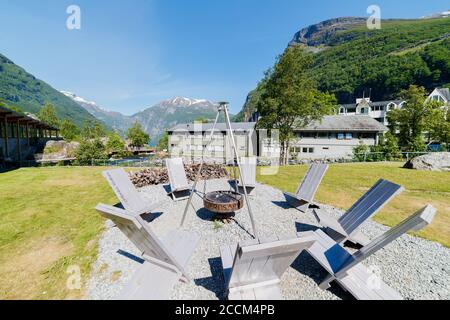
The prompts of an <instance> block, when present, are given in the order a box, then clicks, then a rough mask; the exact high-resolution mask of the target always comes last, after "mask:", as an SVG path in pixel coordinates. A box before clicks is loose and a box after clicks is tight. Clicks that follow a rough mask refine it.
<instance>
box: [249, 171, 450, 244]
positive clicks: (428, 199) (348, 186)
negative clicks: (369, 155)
mask: <svg viewBox="0 0 450 320" xmlns="http://www.w3.org/2000/svg"><path fill="white" fill-rule="evenodd" d="M306 170H307V166H289V167H281V168H280V170H279V173H278V174H276V175H270V176H265V175H261V174H258V180H259V181H260V182H262V183H265V184H268V185H271V186H273V187H276V188H279V189H281V190H283V191H288V192H295V190H296V188H297V186H298V183H299V182H300V180H301V179H302V178H303V176H304V175H305V173H306ZM380 178H383V179H387V180H390V181H392V182H395V183H398V184H400V185H402V186H403V187H404V188H405V189H406V191H404V192H403V193H402V194H400V195H399V196H397V197H396V198H394V199H393V200H392V201H391V202H389V204H388V205H386V206H385V207H384V208H383V209H382V210H381V211H380V212H379V213H378V214H377V215H376V216H375V218H374V219H375V221H378V222H380V223H382V224H384V225H387V226H394V225H396V224H397V223H399V222H401V221H402V220H403V219H405V218H406V217H407V216H408V215H410V214H412V213H414V212H415V211H417V210H418V209H421V208H422V207H423V206H425V205H426V204H428V203H430V204H432V205H434V206H435V207H436V208H437V210H438V213H437V216H436V218H435V220H434V221H433V223H432V224H431V225H430V226H428V227H427V228H425V229H424V230H422V231H420V232H419V233H417V235H418V236H420V237H423V238H426V239H429V240H433V241H437V242H439V243H441V244H443V245H445V246H446V247H450V172H427V171H415V170H407V169H403V168H401V164H400V163H376V164H373V163H360V164H336V165H332V166H331V167H330V169H329V170H328V172H327V174H326V175H325V178H324V180H323V181H322V184H321V185H320V188H319V190H318V192H317V195H316V200H317V201H318V202H319V203H324V204H329V205H332V206H335V207H337V208H341V209H348V208H350V207H351V205H352V204H353V203H354V202H355V201H356V200H357V199H358V198H359V197H360V196H361V195H363V194H364V193H365V192H366V191H367V190H368V189H369V188H370V187H371V186H372V185H373V184H374V183H375V182H376V181H377V180H378V179H380Z"/></svg>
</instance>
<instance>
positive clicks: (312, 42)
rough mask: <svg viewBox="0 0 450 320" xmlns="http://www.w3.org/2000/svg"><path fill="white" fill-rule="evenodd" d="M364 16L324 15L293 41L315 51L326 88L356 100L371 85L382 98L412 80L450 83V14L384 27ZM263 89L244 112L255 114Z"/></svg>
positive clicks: (317, 74) (315, 71) (316, 71)
mask: <svg viewBox="0 0 450 320" xmlns="http://www.w3.org/2000/svg"><path fill="white" fill-rule="evenodd" d="M435 16H436V15H435ZM438 16H439V17H442V16H444V17H445V15H444V14H439V15H438ZM365 21H366V20H365V18H364V19H362V18H338V19H332V20H328V21H324V22H321V23H318V24H316V25H312V26H309V27H306V28H304V29H302V30H300V31H299V32H297V33H296V34H295V36H294V37H293V39H292V41H291V42H290V43H289V45H290V46H293V45H301V46H304V47H305V48H306V49H307V50H308V51H309V52H312V54H313V58H314V65H313V68H311V70H310V72H311V77H313V78H315V79H316V80H317V82H318V85H319V88H320V89H321V90H322V91H329V92H332V93H334V94H335V95H336V97H337V98H338V101H339V102H340V103H353V102H354V101H355V99H356V98H358V97H361V96H362V95H363V92H365V93H366V94H368V93H369V91H371V93H372V95H371V97H372V100H374V101H377V100H385V99H395V98H397V97H398V93H399V92H400V91H401V90H402V89H405V88H407V87H409V85H411V84H416V85H421V86H424V87H425V88H427V89H428V90H430V91H431V90H432V89H434V88H435V87H438V86H449V85H450V18H437V17H433V18H429V19H416V20H383V21H382V28H381V29H380V30H368V29H367V27H366V24H365ZM262 90H263V86H259V87H258V88H256V89H255V90H254V91H253V92H252V94H251V95H250V96H249V99H247V102H246V104H245V106H244V108H243V111H242V112H241V113H240V115H241V116H242V115H243V114H251V112H252V111H253V109H254V106H255V105H256V101H255V99H257V98H258V97H259V96H260V93H261V91H262Z"/></svg>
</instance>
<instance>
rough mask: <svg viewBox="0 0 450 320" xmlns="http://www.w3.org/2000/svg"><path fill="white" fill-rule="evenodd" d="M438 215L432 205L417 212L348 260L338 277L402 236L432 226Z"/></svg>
mask: <svg viewBox="0 0 450 320" xmlns="http://www.w3.org/2000/svg"><path fill="white" fill-rule="evenodd" d="M435 215H436V209H435V208H434V207H433V206H432V205H427V206H426V207H424V208H423V209H421V210H419V211H417V212H416V213H415V214H413V215H411V216H410V217H408V218H406V219H405V220H404V221H403V222H401V223H400V224H398V225H397V226H396V227H394V228H391V229H390V230H389V231H387V232H385V233H384V234H382V235H381V236H379V237H378V238H376V239H374V240H373V241H372V242H370V243H369V244H368V245H366V246H364V247H363V248H362V249H361V250H359V251H357V252H356V253H355V254H353V256H351V258H349V259H347V261H345V263H343V265H342V267H341V268H340V270H339V272H338V273H337V274H338V275H339V274H341V273H345V271H346V270H349V269H351V268H352V267H353V266H355V265H357V264H358V263H360V262H361V261H363V260H365V259H367V258H368V257H370V256H371V255H373V254H374V253H376V252H377V251H378V250H380V249H382V248H384V247H386V246H387V245H388V244H390V243H391V242H393V241H394V240H396V239H397V238H399V237H400V236H402V235H403V234H405V233H407V232H409V231H419V230H421V229H423V228H424V227H426V226H428V225H429V224H431V222H432V221H433V219H434V217H435Z"/></svg>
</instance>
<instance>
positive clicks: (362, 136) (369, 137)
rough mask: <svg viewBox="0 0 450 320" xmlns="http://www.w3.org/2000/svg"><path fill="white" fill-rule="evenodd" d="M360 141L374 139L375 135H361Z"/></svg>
mask: <svg viewBox="0 0 450 320" xmlns="http://www.w3.org/2000/svg"><path fill="white" fill-rule="evenodd" d="M360 138H361V139H375V135H374V134H373V133H361V134H360Z"/></svg>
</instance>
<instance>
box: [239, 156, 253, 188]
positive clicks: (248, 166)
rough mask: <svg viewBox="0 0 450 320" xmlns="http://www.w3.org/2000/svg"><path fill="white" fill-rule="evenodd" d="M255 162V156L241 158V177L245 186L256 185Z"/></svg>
mask: <svg viewBox="0 0 450 320" xmlns="http://www.w3.org/2000/svg"><path fill="white" fill-rule="evenodd" d="M256 162H257V161H256V157H250V158H242V159H241V167H242V176H243V177H242V178H243V179H244V182H245V185H246V186H254V185H256ZM241 180H242V179H241ZM241 184H242V181H241Z"/></svg>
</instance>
